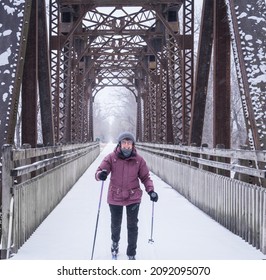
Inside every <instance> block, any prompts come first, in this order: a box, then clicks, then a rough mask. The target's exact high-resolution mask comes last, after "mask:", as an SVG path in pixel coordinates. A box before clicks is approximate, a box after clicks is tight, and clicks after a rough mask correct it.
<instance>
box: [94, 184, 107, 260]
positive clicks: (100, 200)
mask: <svg viewBox="0 0 266 280" xmlns="http://www.w3.org/2000/svg"><path fill="white" fill-rule="evenodd" d="M103 185H104V181H102V187H101V193H100V199H99V206H98V214H97V219H96V226H95V233H94V240H93V246H92V252H91V260H93V254H94V247H95V241H96V235H97V229H98V221H99V216H100V209H101V202H102V195H103Z"/></svg>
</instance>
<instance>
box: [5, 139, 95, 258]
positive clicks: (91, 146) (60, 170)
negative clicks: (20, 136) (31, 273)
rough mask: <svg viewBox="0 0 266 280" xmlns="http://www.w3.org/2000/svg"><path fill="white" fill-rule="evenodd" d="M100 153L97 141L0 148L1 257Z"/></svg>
mask: <svg viewBox="0 0 266 280" xmlns="http://www.w3.org/2000/svg"><path fill="white" fill-rule="evenodd" d="M99 153H100V146H99V143H98V142H92V143H86V144H76V145H66V146H55V147H44V148H30V147H28V146H27V145H26V146H24V148H22V149H13V147H12V146H11V145H4V146H3V149H2V155H3V159H2V165H3V166H2V238H1V246H2V248H1V258H2V259H3V258H8V257H9V256H10V253H11V251H12V253H16V252H17V251H18V249H19V248H20V247H21V246H22V245H23V244H24V242H25V241H26V240H27V239H28V238H29V237H30V236H31V234H32V233H33V232H34V231H35V230H36V228H37V227H38V226H39V225H40V224H41V223H42V221H43V220H44V219H45V218H46V217H47V216H48V215H49V214H50V213H51V211H52V210H53V209H54V208H55V207H56V206H57V205H58V203H59V202H60V201H61V200H62V198H63V197H64V196H65V195H66V193H67V192H68V191H69V190H70V189H71V187H72V186H73V185H74V184H75V183H76V181H77V180H78V179H79V178H80V176H81V175H82V174H83V173H84V172H85V170H86V169H87V168H88V167H89V165H90V164H91V163H92V162H93V161H94V160H95V158H96V157H97V156H98V155H99Z"/></svg>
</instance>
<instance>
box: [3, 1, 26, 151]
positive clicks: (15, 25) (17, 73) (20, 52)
mask: <svg viewBox="0 0 266 280" xmlns="http://www.w3.org/2000/svg"><path fill="white" fill-rule="evenodd" d="M30 4H31V3H30V1H20V2H19V3H17V5H16V8H14V9H13V10H11V11H12V12H10V10H9V9H8V8H7V7H10V1H7V0H3V1H1V5H0V17H1V22H2V25H1V27H0V34H1V35H0V55H1V65H0V81H1V83H0V95H1V98H0V109H1V110H0V147H2V145H3V144H6V143H13V139H14V132H15V125H16V118H17V110H18V100H19V91H20V86H21V82H22V72H23V65H24V55H25V49H26V38H27V32H28V26H29V15H30V7H31V5H30ZM5 7H6V8H5ZM11 8H12V6H11ZM21 27H22V28H21Z"/></svg>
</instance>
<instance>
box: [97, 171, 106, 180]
mask: <svg viewBox="0 0 266 280" xmlns="http://www.w3.org/2000/svg"><path fill="white" fill-rule="evenodd" d="M98 178H99V179H100V180H101V181H105V180H106V178H107V171H106V170H105V169H103V170H102V171H101V172H100V173H99V175H98Z"/></svg>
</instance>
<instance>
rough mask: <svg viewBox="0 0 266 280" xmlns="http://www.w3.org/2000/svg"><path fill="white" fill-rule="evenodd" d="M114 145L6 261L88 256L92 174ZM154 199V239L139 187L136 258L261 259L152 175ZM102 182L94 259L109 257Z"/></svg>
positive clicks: (94, 206)
mask: <svg viewBox="0 0 266 280" xmlns="http://www.w3.org/2000/svg"><path fill="white" fill-rule="evenodd" d="M113 149H114V145H107V146H106V147H105V149H104V150H103V151H102V153H101V154H100V156H99V157H98V158H97V159H96V160H95V162H93V163H92V165H91V166H90V167H89V168H88V169H87V171H86V172H85V173H84V175H83V176H82V177H81V178H80V180H79V181H78V182H77V183H76V184H75V186H74V187H73V188H72V190H71V191H70V192H69V193H68V194H67V196H66V197H65V198H64V199H63V200H62V202H61V203H60V204H59V205H58V206H57V208H56V209H55V210H54V211H53V212H52V213H51V214H50V215H49V216H48V217H47V218H46V220H45V221H44V222H43V223H42V224H41V225H40V227H39V228H38V229H37V230H36V231H35V233H34V234H33V235H32V236H31V237H30V239H29V240H28V241H27V242H26V243H25V244H24V245H23V246H22V248H21V249H20V250H19V252H18V253H17V254H16V255H15V256H14V257H13V258H12V259H11V260H90V258H91V252H92V244H93V237H94V232H95V223H96V217H97V211H98V203H99V195H100V188H101V182H98V181H96V180H95V179H94V173H95V170H96V168H97V167H98V165H99V164H100V162H101V161H102V159H103V157H104V156H105V155H106V154H107V153H109V152H111V151H112V150H113ZM152 179H153V181H154V184H155V189H156V191H157V192H158V194H159V201H158V202H157V203H156V204H155V213H154V233H153V239H154V243H153V244H150V243H148V240H149V238H150V235H151V210H152V208H151V206H152V203H151V202H150V200H149V197H148V195H147V194H146V193H145V192H144V195H143V201H142V203H141V207H140V214H139V239H138V249H137V256H136V257H137V259H138V260H261V259H263V258H264V259H265V255H263V254H262V253H261V252H260V251H258V250H256V249H255V248H254V247H252V246H251V245H249V244H248V243H247V242H245V241H244V240H242V239H241V238H240V237H238V236H237V235H235V234H233V233H231V232H230V231H228V230H227V229H225V228H224V227H222V226H221V225H219V224H218V223H216V222H215V221H214V220H213V219H211V218H209V217H208V216H207V215H206V214H205V213H203V212H202V211H200V210H199V209H198V208H196V207H195V206H194V205H192V204H190V203H189V202H188V201H187V200H186V199H185V198H184V197H182V196H181V195H180V194H178V193H177V192H176V191H175V190H174V189H173V188H171V187H170V186H169V185H167V184H166V183H165V182H163V181H162V180H161V179H160V178H158V177H157V176H155V175H154V174H152ZM108 183H109V180H108V179H107V181H106V182H105V186H104V194H103V199H102V204H101V211H100V216H99V217H100V219H99V224H98V232H97V239H96V245H95V251H94V259H95V260H109V259H110V257H111V256H110V244H111V240H110V213H109V207H108V204H107V202H106V190H107V187H108ZM125 252H126V224H125V221H123V226H122V234H121V241H120V254H119V259H121V260H126V259H127V257H126V254H125Z"/></svg>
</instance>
